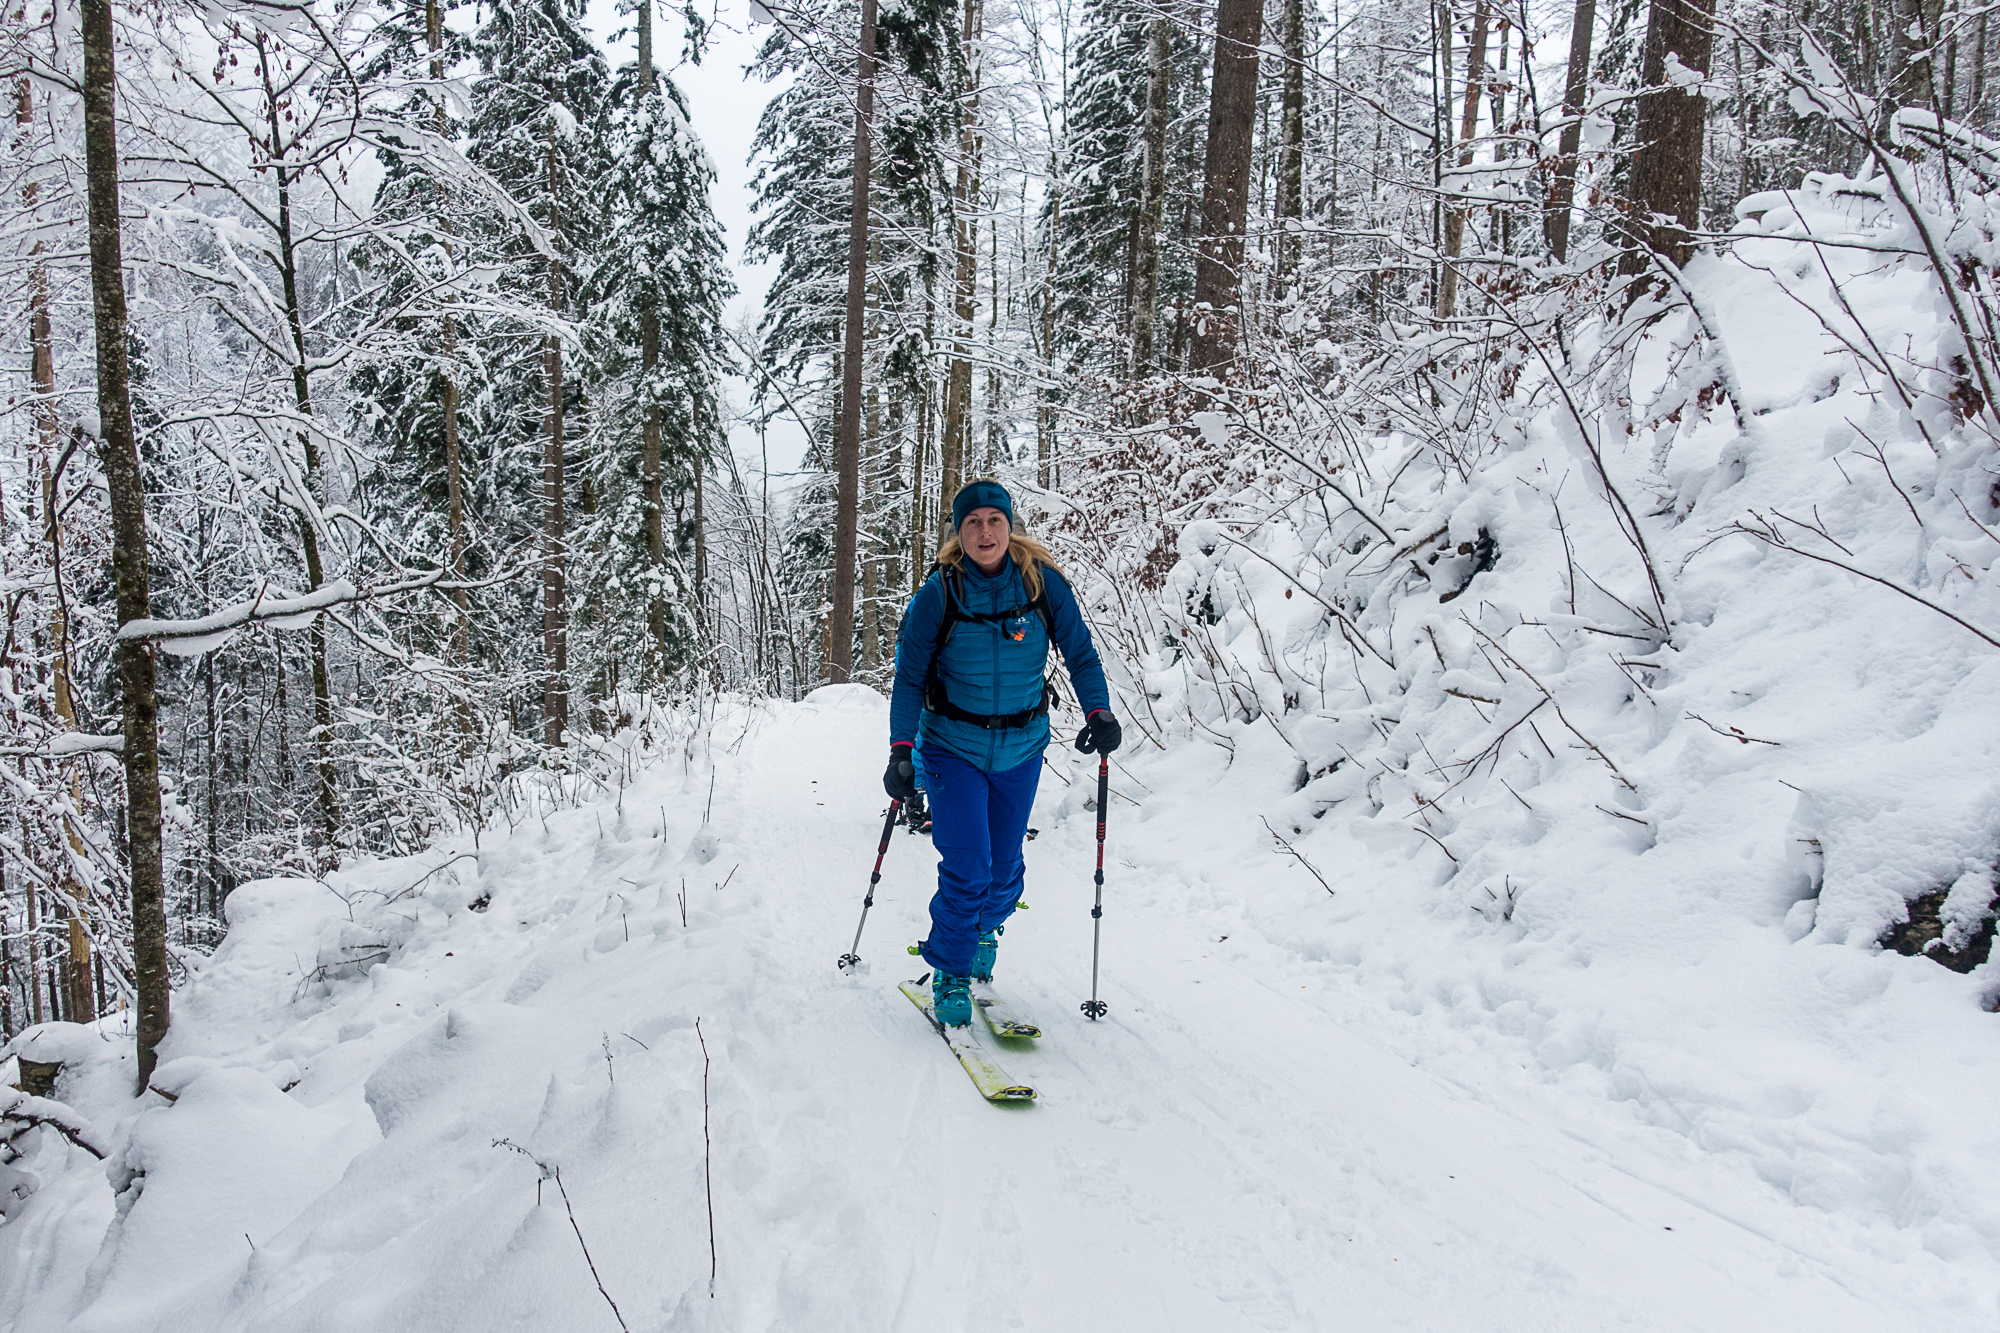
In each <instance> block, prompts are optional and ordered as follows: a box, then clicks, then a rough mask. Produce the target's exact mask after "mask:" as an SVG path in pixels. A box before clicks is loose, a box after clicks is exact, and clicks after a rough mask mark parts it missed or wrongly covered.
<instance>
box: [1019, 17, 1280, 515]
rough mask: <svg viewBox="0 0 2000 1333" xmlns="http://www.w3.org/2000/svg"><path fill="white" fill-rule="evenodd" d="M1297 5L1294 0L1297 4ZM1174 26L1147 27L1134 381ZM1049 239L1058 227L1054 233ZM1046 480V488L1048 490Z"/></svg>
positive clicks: (1159, 189) (1154, 301)
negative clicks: (1143, 160)
mask: <svg viewBox="0 0 2000 1333" xmlns="http://www.w3.org/2000/svg"><path fill="white" fill-rule="evenodd" d="M1297 2H1298V0H1290V3H1294V4H1296V3H1297ZM1172 78H1173V22H1172V20H1170V19H1166V18H1156V19H1154V20H1153V21H1152V22H1151V23H1149V24H1147V25H1146V122H1145V129H1144V131H1143V132H1142V134H1141V135H1140V140H1139V142H1140V145H1141V151H1142V152H1143V153H1144V154H1145V173H1144V175H1143V176H1142V178H1141V179H1142V181H1143V185H1142V188H1141V191H1140V195H1139V245H1138V259H1137V265H1136V267H1137V272H1136V274H1135V275H1134V281H1133V284H1132V376H1133V378H1134V379H1144V378H1145V377H1146V376H1147V375H1150V374H1151V373H1152V372H1153V359H1154V351H1153V342H1154V327H1155V324H1156V322H1157V319H1158V314H1159V308H1160V223H1161V220H1162V217H1163V215H1164V214H1165V212H1166V205H1167V121H1168V119H1169V117H1170V115H1171V114H1172V111H1173V108H1172V106H1170V105H1169V102H1170V99H1171V98H1172V95H1173V83H1172ZM1050 231H1051V234H1053V232H1054V228H1053V227H1051V228H1050ZM1048 484H1049V483H1048V480H1047V478H1044V479H1043V481H1042V485H1044V486H1046V485H1048Z"/></svg>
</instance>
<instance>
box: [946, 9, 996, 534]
mask: <svg viewBox="0 0 2000 1333" xmlns="http://www.w3.org/2000/svg"><path fill="white" fill-rule="evenodd" d="M984 14H985V9H984V6H983V5H982V4H981V2H980V0H965V28H964V34H963V39H964V47H965V64H966V68H967V70H968V71H969V75H968V77H969V78H970V80H971V85H970V87H968V88H967V90H966V94H965V97H964V99H963V101H962V102H961V103H960V105H959V120H958V180H957V183H956V185H955V186H954V188H953V190H952V196H951V199H952V241H953V249H954V250H955V252H956V256H955V257H956V261H957V262H956V265H955V267H954V270H953V275H952V277H953V283H952V302H951V314H952V320H951V364H950V370H949V377H948V378H947V379H946V381H945V393H944V450H943V456H942V458H941V459H940V460H939V463H940V465H939V467H938V520H939V531H940V532H941V533H942V534H943V535H945V536H947V537H948V536H950V533H949V531H948V530H947V529H948V527H949V524H950V517H949V516H950V513H951V502H952V498H953V497H954V496H956V495H957V494H958V488H959V487H960V486H962V485H964V484H965V453H966V446H967V445H968V444H969V443H970V442H971V439H972V316H973V311H974V308H975V306H976V304H977V302H978V299H979V289H978V282H979V217H978V213H977V209H978V208H979V168H980V156H981V154H982V153H983V152H984V151H985V147H986V140H985V136H983V135H981V134H980V133H979V76H980V69H979V62H978V58H977V51H978V43H979V38H980V23H981V22H982V21H983V16H984Z"/></svg>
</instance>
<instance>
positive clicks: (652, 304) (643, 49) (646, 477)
mask: <svg viewBox="0 0 2000 1333" xmlns="http://www.w3.org/2000/svg"><path fill="white" fill-rule="evenodd" d="M638 8H639V98H640V100H641V101H644V100H645V98H646V97H647V96H649V95H650V94H651V93H652V91H653V3H652V0H638ZM659 365H660V306H659V300H658V296H657V293H656V292H655V291H654V290H653V287H652V284H651V282H650V281H649V282H648V283H647V285H646V288H645V290H644V291H643V292H642V293H641V296H640V306H639V370H640V383H641V384H642V385H643V386H644V388H643V390H642V392H643V394H644V401H645V404H646V408H645V417H644V419H643V424H642V426H641V435H642V438H643V440H644V448H645V457H644V459H643V460H642V461H641V474H640V477H641V485H642V486H643V488H644V495H645V498H644V509H645V512H646V566H647V570H648V571H649V573H650V574H651V575H652V577H653V579H654V580H656V582H655V583H654V586H653V591H652V595H651V597H650V598H649V599H648V601H647V607H646V628H647V631H648V633H649V634H650V635H651V636H652V640H653V654H654V659H655V660H654V663H653V671H652V674H651V679H652V680H655V681H658V680H661V679H664V677H665V675H666V672H667V602H666V595H665V591H664V588H665V579H666V572H667V537H666V525H665V522H664V520H663V518H662V515H663V513H664V511H665V505H666V498H665V495H664V494H663V492H662V487H661V478H660V467H661V462H660V430H661V424H660V404H659V401H658V399H657V398H656V397H655V396H654V387H653V375H654V373H655V372H656V371H657V370H658V369H659Z"/></svg>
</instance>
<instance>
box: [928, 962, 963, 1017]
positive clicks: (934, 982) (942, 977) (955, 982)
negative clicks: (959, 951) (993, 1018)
mask: <svg viewBox="0 0 2000 1333" xmlns="http://www.w3.org/2000/svg"><path fill="white" fill-rule="evenodd" d="M971 982H972V978H970V977H954V976H951V975H950V974H948V973H945V972H934V973H932V974H931V1007H932V1009H933V1010H934V1011H935V1012H936V1013H937V1020H938V1022H940V1023H942V1024H944V1025H945V1026H946V1027H950V1028H962V1027H965V1026H967V1025H968V1024H970V1023H971V1022H972V993H971V991H970V990H968V989H967V987H968V986H969V985H970V984H971Z"/></svg>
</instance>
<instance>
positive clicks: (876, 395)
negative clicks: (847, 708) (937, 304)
mask: <svg viewBox="0 0 2000 1333" xmlns="http://www.w3.org/2000/svg"><path fill="white" fill-rule="evenodd" d="M868 263H869V266H870V268H871V269H873V270H876V271H879V270H880V268H881V263H882V237H881V234H880V233H878V232H873V231H871V232H870V233H869V237H868ZM866 298H867V299H866V302H865V304H866V307H867V310H866V316H865V322H864V324H863V326H862V327H863V328H865V329H866V330H867V341H868V343H870V344H872V343H874V341H875V340H876V338H878V337H879V336H880V335H881V332H882V313H881V283H880V282H879V281H872V282H870V283H869V284H868V286H867V288H866ZM881 458H882V387H881V385H880V384H879V383H877V382H875V381H873V380H870V381H869V384H868V391H867V397H866V399H865V401H864V403H863V406H862V437H861V454H860V471H859V475H860V477H861V479H862V480H863V481H865V482H868V483H869V485H868V487H867V490H866V491H865V492H863V493H862V498H861V499H860V501H859V510H858V512H857V513H856V516H855V547H856V555H857V557H858V559H859V562H860V565H861V604H860V606H859V607H858V608H856V609H857V612H858V614H859V616H860V618H861V669H862V671H863V672H865V673H867V674H869V675H873V674H874V672H875V669H876V668H877V667H879V666H880V665H881V664H882V607H881V602H880V600H879V599H880V597H881V592H882V589H881V574H882V569H881V563H882V562H881V554H880V553H881V550H882V546H883V543H882V533H881V531H880V526H881V521H882V520H881V516H882V513H883V510H884V507H885V506H884V505H883V500H884V498H885V496H884V491H885V490H886V489H887V488H885V487H883V486H882V485H880V484H879V483H877V482H876V481H875V478H876V477H877V476H879V475H881V474H880V472H879V468H880V467H881ZM889 475H890V476H892V477H893V476H894V475H895V474H894V473H893V472H892V473H890V474H889ZM891 484H892V485H893V483H891Z"/></svg>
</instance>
